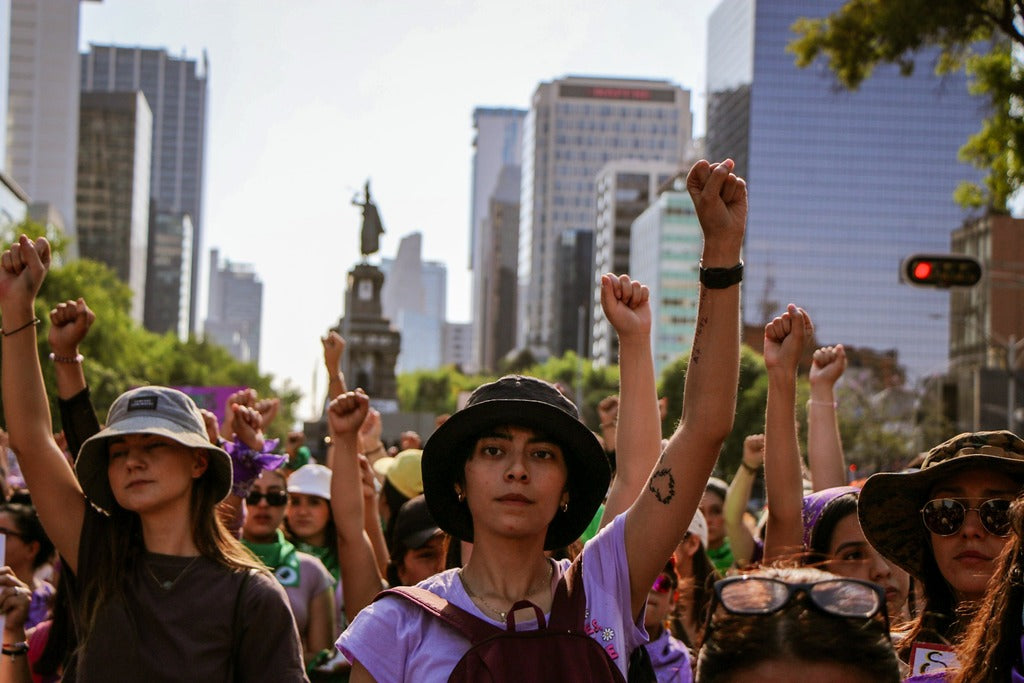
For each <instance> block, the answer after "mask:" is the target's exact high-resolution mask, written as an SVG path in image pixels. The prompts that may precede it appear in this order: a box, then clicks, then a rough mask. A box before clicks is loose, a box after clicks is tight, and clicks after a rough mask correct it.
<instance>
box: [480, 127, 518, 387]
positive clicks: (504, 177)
mask: <svg viewBox="0 0 1024 683" xmlns="http://www.w3.org/2000/svg"><path fill="white" fill-rule="evenodd" d="M525 118H526V111H525V110H522V109H506V108H489V107H478V108H477V109H475V110H474V111H473V129H474V130H475V133H476V134H475V136H474V138H473V179H472V188H471V190H470V192H471V196H470V217H469V250H470V254H469V268H470V270H471V271H472V277H473V279H472V287H471V288H470V293H471V296H472V302H471V306H472V308H471V309H470V310H472V312H473V314H472V316H471V321H472V322H471V323H470V324H471V326H472V332H471V335H470V336H471V339H472V345H471V363H470V365H469V367H471V368H472V369H478V368H488V369H490V366H491V365H492V359H493V352H492V351H493V348H494V346H495V344H496V341H497V340H495V339H494V338H493V334H494V330H493V327H492V328H488V324H487V321H488V320H489V319H491V318H493V315H494V312H493V309H492V306H493V304H494V303H496V302H495V300H494V297H493V293H494V292H495V289H496V287H497V286H498V285H497V280H498V279H499V278H500V274H499V273H497V272H495V271H494V270H493V267H492V263H493V259H492V256H493V254H494V252H495V250H496V249H498V248H499V247H500V244H499V243H500V242H501V240H502V237H503V235H502V234H501V233H500V232H499V231H501V230H503V229H504V230H505V231H506V232H507V231H508V227H510V226H504V225H495V224H494V215H493V210H492V202H493V200H494V198H495V196H496V193H501V194H502V196H503V197H504V196H506V195H507V194H508V193H507V185H508V182H509V180H510V178H511V175H512V174H514V175H515V182H516V187H515V199H514V205H515V207H516V208H515V215H516V225H515V235H516V236H517V240H518V234H519V226H518V220H519V218H518V204H519V187H518V183H519V177H520V176H519V169H520V166H521V164H522V148H523V120H524V119H525ZM500 201H502V204H503V206H505V207H509V208H511V207H510V205H509V204H508V201H507V200H506V199H501V200H500ZM505 211H506V213H507V212H508V208H506V209H505ZM511 256H512V259H513V266H512V267H513V271H514V270H515V268H516V260H517V258H516V254H515V251H514V250H513V253H512V254H511ZM513 301H514V299H513ZM514 310H515V309H514V307H513V308H512V310H511V311H508V310H506V311H505V312H504V315H505V316H507V317H509V318H512V317H513V316H514ZM513 329H514V328H513ZM514 344H515V339H514V338H513V339H510V340H509V345H510V346H512V345H514Z"/></svg>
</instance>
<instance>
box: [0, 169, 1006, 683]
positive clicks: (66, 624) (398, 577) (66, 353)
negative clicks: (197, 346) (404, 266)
mask: <svg viewBox="0 0 1024 683" xmlns="http://www.w3.org/2000/svg"><path fill="white" fill-rule="evenodd" d="M733 168H734V165H733V163H732V162H731V161H730V160H726V161H724V162H721V163H708V162H706V161H701V162H698V163H697V164H696V165H695V166H694V167H693V168H692V169H691V170H690V173H689V175H688V177H687V188H688V190H689V192H690V195H691V198H692V199H693V203H694V207H695V209H696V213H697V217H698V219H699V222H700V226H701V230H702V232H703V238H704V242H703V251H702V257H701V263H700V282H701V286H700V297H699V303H698V315H697V327H696V332H695V335H694V340H693V347H692V350H691V353H690V360H689V365H688V367H687V370H686V377H685V392H684V396H683V406H682V411H681V414H680V416H679V418H678V423H677V426H676V428H675V431H674V432H673V434H672V435H671V437H670V438H668V439H662V434H661V424H662V421H663V419H664V417H665V415H664V411H665V402H664V401H663V400H661V399H659V397H658V395H657V389H656V382H655V376H654V364H653V357H652V352H651V344H650V340H651V332H652V325H653V324H654V321H653V320H652V308H651V302H650V300H649V297H650V293H649V290H648V288H647V287H646V286H644V285H643V284H642V283H640V282H638V281H636V280H633V279H632V278H630V277H629V276H627V275H618V276H617V275H612V274H607V275H604V276H603V277H602V278H601V283H600V297H601V304H602V308H603V311H604V314H605V316H606V317H607V318H608V320H609V322H610V323H611V325H612V327H613V328H614V329H615V331H616V333H617V334H618V338H619V370H620V385H619V391H618V394H617V395H615V396H612V397H608V398H607V399H605V400H604V401H602V402H601V403H600V404H599V406H598V415H599V419H600V425H599V427H600V429H599V431H597V432H595V431H593V430H591V429H590V428H589V427H588V426H587V425H586V424H584V422H583V421H582V420H581V419H580V413H579V410H578V409H577V406H576V405H574V404H573V402H572V401H571V400H570V398H569V397H567V396H566V394H565V393H564V392H563V391H562V390H561V389H560V387H558V386H556V385H553V384H550V383H548V382H545V381H542V380H539V379H536V378H533V377H527V376H519V375H510V376H506V377H502V378H501V379H499V380H496V381H494V382H490V383H487V384H484V385H482V386H480V387H478V388H477V389H476V390H475V391H474V392H473V393H472V394H471V395H470V397H469V399H468V400H467V401H466V404H465V406H463V407H461V408H460V409H459V410H458V411H456V412H455V413H453V414H452V415H450V416H443V417H442V418H440V419H439V420H438V426H437V428H436V429H435V431H434V432H433V434H431V435H429V438H427V439H426V440H425V442H422V441H421V439H420V437H419V435H418V434H415V433H412V432H407V433H403V434H402V437H401V442H400V443H399V444H396V445H395V446H392V448H390V449H389V448H387V446H386V444H385V443H384V440H383V438H382V434H383V421H382V419H381V415H380V414H379V413H378V412H377V411H376V410H374V409H373V408H372V407H371V405H370V397H369V396H368V395H367V394H366V393H365V392H364V391H363V390H362V389H360V388H350V387H348V386H346V383H345V377H344V376H343V375H342V374H341V372H340V371H339V361H340V359H341V355H342V352H343V350H344V345H345V340H344V339H342V338H341V337H340V336H338V335H337V334H336V333H333V332H332V333H330V334H329V335H328V336H327V337H325V338H324V339H323V340H322V341H323V349H324V363H325V367H326V369H327V372H328V379H329V389H328V391H329V399H330V402H329V404H328V408H327V410H326V419H327V423H328V428H329V434H330V446H329V448H328V451H327V455H326V458H325V461H324V462H316V461H314V459H313V458H312V457H311V453H310V450H309V449H308V448H306V447H305V446H304V445H303V443H302V436H301V434H298V433H295V434H289V435H288V436H287V437H286V439H285V442H284V443H283V444H278V442H277V440H275V439H268V438H265V437H264V433H263V432H264V427H265V426H266V425H267V424H269V422H270V420H272V419H273V417H274V415H275V414H276V412H277V410H278V408H279V404H278V402H277V401H276V399H274V398H272V397H260V396H257V395H256V393H255V392H254V391H251V390H244V391H239V392H237V393H235V394H233V395H232V396H231V397H230V398H229V400H228V403H227V405H226V406H225V408H224V413H223V418H222V419H218V417H217V416H216V415H214V414H213V413H211V412H209V411H206V410H200V409H199V408H198V407H197V406H196V404H195V403H194V402H193V401H192V400H191V399H190V398H189V397H188V396H186V395H185V394H183V393H181V392H179V391H177V390H175V389H172V388H168V387H159V386H142V387H138V388H135V389H132V390H130V391H128V392H125V393H124V394H122V395H121V396H119V397H118V398H117V399H116V400H115V401H114V402H113V404H112V405H111V406H110V407H109V410H108V412H107V415H106V419H105V420H104V421H103V422H102V423H101V422H100V420H99V419H98V418H97V415H96V411H95V409H94V407H93V405H92V402H91V398H90V392H89V387H88V384H87V380H86V375H85V371H84V368H83V357H82V355H81V353H80V352H79V347H80V344H81V342H82V341H83V340H84V339H85V338H86V336H87V335H88V333H89V330H90V328H91V327H92V326H93V324H94V323H95V324H99V325H102V323H103V321H102V320H100V321H96V319H95V316H94V314H93V313H92V311H90V310H89V308H88V305H87V304H86V302H85V301H84V300H82V299H78V300H77V301H67V302H65V303H62V304H60V305H58V306H57V307H56V308H55V309H54V310H52V311H50V312H49V331H48V334H47V340H48V343H49V346H50V349H51V351H52V352H51V353H50V355H49V359H50V361H51V363H52V366H53V372H54V376H55V378H56V391H57V396H56V397H55V398H56V405H57V406H58V409H59V411H60V419H61V426H62V428H63V431H62V432H61V433H60V434H58V435H56V436H55V435H54V433H53V422H52V416H51V413H50V403H49V397H48V396H47V393H46V389H45V385H44V381H43V372H42V363H41V360H40V357H39V353H38V346H37V339H36V333H37V328H38V326H39V325H40V322H41V321H40V319H39V318H37V317H36V296H37V294H38V292H39V289H40V287H41V285H42V284H43V281H44V279H45V277H46V275H47V272H48V269H49V266H50V262H51V254H50V251H49V245H48V243H47V242H46V240H45V239H42V238H40V239H38V240H34V241H33V240H30V239H28V238H27V237H24V236H22V237H21V238H19V240H18V241H17V242H16V243H15V244H12V245H10V247H9V248H8V249H7V250H6V251H4V252H3V255H2V258H0V321H2V330H0V331H2V365H0V391H2V395H3V397H4V401H3V413H4V419H5V423H6V429H7V433H6V443H5V444H3V445H4V449H3V450H4V451H7V452H8V453H9V454H10V462H9V463H8V470H7V473H6V476H5V477H3V479H4V482H3V483H4V486H5V488H4V498H5V502H4V503H3V504H2V505H0V537H2V538H3V540H4V543H3V547H4V549H5V554H4V563H3V566H2V567H0V613H2V615H3V626H2V631H3V641H2V643H3V646H2V653H3V656H2V657H0V683H3V682H5V681H8V682H18V683H21V682H23V681H58V680H67V681H110V680H146V681H154V682H155V681H178V680H189V681H230V680H243V681H264V680H265V681H307V680H312V681H317V680H321V681H344V680H350V681H352V682H353V683H358V682H360V681H379V682H381V683H385V682H392V681H436V680H493V681H498V680H551V681H573V680H595V681H597V680H605V681H631V682H634V681H658V682H660V683H666V682H669V681H671V682H685V681H693V680H696V681H701V682H704V681H706V682H709V683H711V682H729V681H750V680H759V681H782V680H799V679H798V678H796V677H799V676H802V677H804V678H803V679H804V680H829V681H854V682H857V681H900V680H913V681H972V682H973V681H1024V658H1022V651H1024V626H1022V621H1021V614H1022V610H1024V549H1022V548H1024V496H1021V493H1022V489H1024V440H1021V439H1020V438H1019V437H1017V436H1016V435H1014V434H1012V433H1010V432H1005V431H1003V432H977V433H967V434H961V435H958V436H955V437H953V438H951V439H949V440H948V441H945V442H943V443H941V444H938V445H935V447H934V448H932V449H930V450H929V451H928V452H927V454H925V455H924V457H923V459H922V460H921V461H920V463H919V466H915V467H908V468H907V469H905V470H903V471H900V472H887V473H879V474H875V475H873V476H872V477H870V478H869V479H868V480H867V481H866V483H864V484H863V486H862V487H855V486H850V485H848V482H847V479H846V476H847V468H846V463H845V456H844V453H843V447H842V441H841V438H840V433H839V428H838V422H837V417H836V405H837V404H836V398H835V393H834V387H835V385H836V383H837V382H838V381H839V380H840V378H841V377H842V375H843V372H844V370H845V367H846V356H845V352H844V350H843V347H842V346H841V345H837V346H827V347H822V348H820V349H817V350H816V351H814V353H813V360H812V363H811V367H810V371H809V385H810V400H809V401H808V405H807V426H806V429H807V439H806V443H807V453H806V458H805V457H804V454H802V453H801V451H800V445H799V444H800V441H799V439H798V429H799V425H798V424H797V411H796V400H797V374H798V367H799V361H800V358H801V356H802V355H803V354H804V352H805V347H806V346H807V345H808V343H809V341H810V339H811V338H812V336H813V324H812V322H811V318H810V316H809V315H808V313H807V312H806V311H804V310H803V309H801V308H799V307H798V306H796V305H793V304H790V305H789V306H788V307H787V309H786V310H785V311H783V312H781V313H780V315H778V316H777V317H776V318H774V319H773V320H772V321H770V322H769V323H768V324H767V326H766V327H765V332H764V362H765V367H766V370H767V382H768V398H767V406H766V411H765V429H764V433H763V434H750V435H746V438H745V440H744V444H743V456H742V460H741V462H740V466H739V469H738V470H737V471H736V473H735V475H734V476H733V478H732V480H731V481H730V482H726V481H723V480H722V479H719V478H717V477H713V476H712V473H713V472H714V471H715V468H716V464H717V460H718V456H719V453H720V451H721V448H722V445H723V443H724V441H725V439H726V438H727V437H728V436H729V435H730V433H731V431H732V430H733V417H734V413H735V408H736V392H737V383H738V376H739V366H740V363H739V338H740V334H739V321H740V315H739V306H740V296H739V290H740V287H739V282H740V280H741V279H742V261H741V260H740V255H741V248H742V245H743V238H744V231H745V225H746V214H747V193H746V185H745V183H744V181H743V180H742V179H741V178H738V177H737V176H736V175H735V174H734V173H733ZM279 446H280V448H279ZM905 455H906V460H907V461H910V460H911V457H912V456H915V455H917V454H910V453H908V454H905ZM762 472H763V477H764V484H765V498H766V501H768V502H770V506H769V505H768V504H765V505H762V506H758V507H757V508H754V507H752V506H751V501H750V498H751V492H752V488H753V484H754V482H755V480H756V479H757V478H758V477H759V476H760V475H761V473H762ZM769 507H770V511H769Z"/></svg>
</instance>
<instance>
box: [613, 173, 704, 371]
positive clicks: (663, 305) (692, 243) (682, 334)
mask: <svg viewBox="0 0 1024 683" xmlns="http://www.w3.org/2000/svg"><path fill="white" fill-rule="evenodd" d="M703 245H704V236H703V233H702V232H701V229H700V223H699V222H698V221H697V214H696V212H695V211H694V208H693V200H691V199H690V194H689V192H687V191H686V181H685V179H684V178H683V177H680V178H679V179H678V180H677V181H676V183H675V185H674V186H673V187H672V188H670V189H667V190H666V191H664V192H662V193H661V194H660V195H659V196H658V197H657V199H655V200H654V203H653V204H652V205H651V206H650V208H648V209H647V210H646V211H644V212H643V213H642V214H640V216H638V217H637V219H636V220H635V221H633V229H632V231H631V244H630V255H629V271H630V274H631V275H632V276H633V277H634V278H635V279H637V280H640V281H641V282H643V283H644V284H646V285H647V287H648V289H650V292H651V298H650V302H651V351H652V352H653V355H654V372H655V373H656V374H658V375H660V374H661V371H662V370H664V369H665V366H667V365H669V364H671V363H672V362H673V361H675V360H676V358H678V357H679V356H681V355H682V354H684V353H686V352H687V351H689V350H690V347H691V346H692V345H693V335H694V332H695V330H696V329H697V301H698V296H699V292H698V284H697V281H698V263H699V261H700V254H701V250H702V248H703Z"/></svg>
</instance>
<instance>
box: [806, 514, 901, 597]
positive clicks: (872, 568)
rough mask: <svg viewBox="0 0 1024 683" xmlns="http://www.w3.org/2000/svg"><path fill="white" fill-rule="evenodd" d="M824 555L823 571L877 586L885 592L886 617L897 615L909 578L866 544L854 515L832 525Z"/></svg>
mask: <svg viewBox="0 0 1024 683" xmlns="http://www.w3.org/2000/svg"><path fill="white" fill-rule="evenodd" d="M828 554H829V558H830V559H829V560H828V562H827V563H826V566H825V569H827V570H828V571H830V572H832V573H833V574H837V575H839V576H847V577H849V578H852V579H861V580H862V581H871V582H873V583H877V584H878V585H880V586H881V587H882V588H884V589H885V601H886V607H887V608H888V610H889V614H891V615H896V614H899V613H900V610H902V609H903V605H905V604H906V602H907V594H908V593H909V592H910V575H909V574H907V572H905V571H903V570H902V569H900V568H899V567H897V566H896V565H894V564H892V563H890V562H889V561H888V560H886V559H885V558H884V557H882V556H881V555H880V554H879V553H878V551H877V550H875V548H874V547H873V546H872V545H871V544H870V543H868V541H867V539H866V538H864V532H863V531H862V530H861V528H860V521H859V520H858V519H857V515H856V513H851V514H849V515H846V516H845V517H843V518H842V519H841V520H839V523H838V524H836V526H835V529H834V530H833V531H832V542H831V543H830V544H829V549H828Z"/></svg>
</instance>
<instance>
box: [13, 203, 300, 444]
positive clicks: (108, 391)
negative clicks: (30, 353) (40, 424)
mask: <svg viewBox="0 0 1024 683" xmlns="http://www.w3.org/2000/svg"><path fill="white" fill-rule="evenodd" d="M22 233H24V234H26V235H28V236H29V237H33V238H34V237H40V236H44V237H46V238H47V239H50V240H51V248H55V249H56V251H54V254H55V256H56V257H57V258H56V259H55V261H54V264H55V265H54V266H53V267H52V268H51V270H50V272H49V274H48V275H47V277H46V280H45V281H44V282H43V286H42V288H41V289H40V292H39V295H38V297H37V298H36V317H38V318H39V319H40V320H41V321H43V322H42V324H41V325H40V326H39V330H38V339H39V357H40V358H46V357H47V356H48V355H49V353H50V349H49V345H48V343H47V339H46V337H47V334H46V330H47V328H48V326H49V312H50V309H52V308H53V307H55V306H56V305H57V304H58V303H60V302H63V301H68V300H75V299H78V298H79V297H82V298H84V299H85V300H86V303H87V304H88V306H89V308H90V309H92V311H93V312H94V313H95V314H96V323H95V324H94V325H93V326H92V329H90V331H89V334H88V336H87V337H86V338H85V340H84V341H83V342H82V345H81V351H82V355H84V356H85V363H86V365H85V373H86V378H87V380H88V382H89V388H90V393H91V396H92V400H93V404H94V405H95V406H96V410H97V413H98V414H99V415H100V416H101V418H102V417H103V415H105V411H106V408H107V406H109V405H110V404H111V403H112V402H113V400H114V399H115V398H116V397H117V396H118V395H120V394H121V393H122V392H124V391H126V390H128V389H130V388H132V387H136V386H141V385H144V384H159V385H165V386H218V385H220V386H246V387H251V388H253V389H256V391H257V392H258V394H259V395H260V396H261V397H277V398H279V399H281V407H280V410H279V411H278V414H277V417H276V418H275V420H274V422H273V424H271V425H269V426H266V427H265V428H264V431H265V432H266V433H267V434H268V435H272V436H278V437H280V436H284V435H285V434H286V433H287V432H288V430H289V429H290V428H291V425H292V423H293V421H294V411H295V406H296V405H297V404H298V401H299V399H300V398H301V394H300V392H299V390H298V389H297V388H296V387H292V386H288V385H287V384H286V385H285V386H283V387H277V388H275V387H274V386H273V384H274V381H273V377H272V376H270V375H263V374H260V372H259V370H258V368H257V367H256V365H255V363H242V362H239V361H238V360H236V359H235V358H234V357H233V356H231V354H230V353H229V352H228V351H227V350H226V349H224V348H223V347H221V346H219V345H217V344H214V343H212V342H209V341H206V340H199V339H195V338H190V339H188V340H187V341H181V340H179V339H178V338H177V337H175V336H174V335H173V334H166V335H157V334H154V333H153V332H150V331H148V330H145V329H143V328H142V327H141V326H139V325H138V323H136V322H135V321H134V320H133V319H132V317H131V313H130V311H131V303H132V296H133V293H132V291H131V289H130V288H129V287H128V285H126V284H125V283H124V282H122V281H121V280H120V279H119V278H118V277H117V274H116V273H115V272H114V271H113V270H112V269H111V268H109V267H108V266H106V265H105V264H102V263H99V262H97V261H92V260H89V259H78V260H75V261H71V262H69V263H67V264H65V265H62V266H61V265H57V264H59V262H60V258H59V257H60V255H61V254H60V251H59V250H62V249H63V248H64V247H65V245H66V243H67V242H66V240H65V239H64V238H63V237H62V236H61V235H60V234H59V233H55V232H54V231H53V230H52V229H49V228H47V227H46V226H43V225H41V224H39V223H34V222H32V221H25V222H22V223H20V224H17V225H14V226H11V227H9V228H7V229H6V230H4V231H2V234H0V238H3V239H4V240H5V241H4V242H3V244H4V245H7V244H10V243H11V242H12V241H13V239H14V237H15V236H16V235H20V234H22ZM54 245H56V246H54ZM43 377H44V380H45V383H46V388H47V394H48V395H49V396H50V400H51V406H50V410H51V414H52V415H54V417H55V418H57V416H59V411H58V410H57V406H56V395H57V394H56V390H55V387H56V384H55V378H54V373H53V367H52V365H51V364H48V363H44V364H43ZM3 398H6V397H0V401H2V400H3ZM57 427H58V428H59V425H57Z"/></svg>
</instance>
